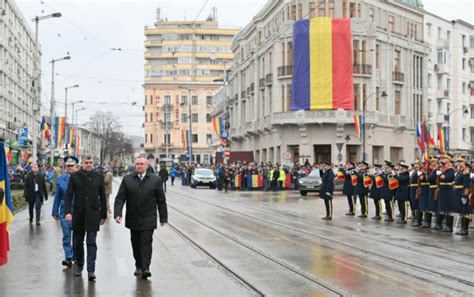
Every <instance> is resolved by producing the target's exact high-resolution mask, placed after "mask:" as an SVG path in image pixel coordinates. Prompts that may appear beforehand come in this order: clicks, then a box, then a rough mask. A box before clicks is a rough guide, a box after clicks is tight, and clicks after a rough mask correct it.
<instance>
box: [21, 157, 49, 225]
mask: <svg viewBox="0 0 474 297" xmlns="http://www.w3.org/2000/svg"><path fill="white" fill-rule="evenodd" d="M23 195H24V196H25V198H26V201H28V204H29V211H30V224H32V223H33V209H36V225H38V226H39V225H41V222H40V219H41V205H42V204H43V199H44V200H48V188H46V182H45V180H44V176H43V175H42V174H41V173H40V172H39V169H38V165H37V164H33V165H32V166H31V171H30V173H28V175H27V176H26V179H25V186H24V189H23Z"/></svg>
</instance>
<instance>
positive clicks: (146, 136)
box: [145, 133, 148, 143]
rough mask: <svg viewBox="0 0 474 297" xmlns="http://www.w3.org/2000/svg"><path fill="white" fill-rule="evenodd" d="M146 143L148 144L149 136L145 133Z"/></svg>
mask: <svg viewBox="0 0 474 297" xmlns="http://www.w3.org/2000/svg"><path fill="white" fill-rule="evenodd" d="M145 143H148V134H146V133H145Z"/></svg>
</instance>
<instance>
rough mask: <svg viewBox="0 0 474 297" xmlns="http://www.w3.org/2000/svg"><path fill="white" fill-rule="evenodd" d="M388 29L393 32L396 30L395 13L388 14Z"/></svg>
mask: <svg viewBox="0 0 474 297" xmlns="http://www.w3.org/2000/svg"><path fill="white" fill-rule="evenodd" d="M388 29H389V30H390V31H392V32H394V31H395V17H394V16H393V15H389V16H388Z"/></svg>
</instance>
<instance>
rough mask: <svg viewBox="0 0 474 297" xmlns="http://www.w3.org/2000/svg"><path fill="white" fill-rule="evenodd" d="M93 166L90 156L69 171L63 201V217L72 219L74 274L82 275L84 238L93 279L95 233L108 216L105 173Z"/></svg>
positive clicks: (90, 276) (95, 253)
mask: <svg viewBox="0 0 474 297" xmlns="http://www.w3.org/2000/svg"><path fill="white" fill-rule="evenodd" d="M93 169H94V164H93V160H92V157H91V156H85V157H83V159H82V168H81V169H80V170H79V171H77V172H76V173H73V174H71V177H70V178H69V184H68V188H67V191H66V198H65V203H64V212H65V214H66V216H65V219H66V221H68V222H72V231H73V248H74V254H75V255H76V265H75V269H74V274H75V275H76V276H81V275H82V269H83V267H84V237H86V245H87V272H88V278H89V281H94V280H95V279H96V277H95V260H96V257H97V244H96V238H97V232H98V231H99V229H100V225H103V224H104V223H105V220H106V219H107V198H106V196H105V183H104V176H103V175H102V174H101V173H99V172H97V171H96V170H93Z"/></svg>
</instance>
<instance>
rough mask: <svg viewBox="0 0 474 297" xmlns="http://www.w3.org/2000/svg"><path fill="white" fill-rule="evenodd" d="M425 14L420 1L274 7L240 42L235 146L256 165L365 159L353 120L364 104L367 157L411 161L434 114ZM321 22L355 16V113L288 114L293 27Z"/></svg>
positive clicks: (232, 99) (233, 80)
mask: <svg viewBox="0 0 474 297" xmlns="http://www.w3.org/2000/svg"><path fill="white" fill-rule="evenodd" d="M423 14H424V11H423V9H422V8H421V4H420V3H419V1H375V0H372V1H365V0H353V1H351V0H321V1H308V0H284V1H268V3H267V4H266V5H265V6H264V7H263V8H262V9H261V11H260V12H259V13H258V14H257V15H256V16H255V17H254V18H253V20H252V21H251V22H250V23H249V24H248V25H247V26H246V27H245V28H244V29H243V30H242V31H240V32H239V34H237V35H236V37H235V38H234V42H233V43H232V52H233V53H234V67H233V69H232V73H231V74H230V77H229V82H228V87H227V104H226V106H228V109H229V119H230V126H231V128H230V130H229V136H230V138H231V141H232V150H233V151H235V150H237V151H240V150H244V151H248V150H251V151H253V152H254V158H255V159H256V160H257V161H273V162H280V161H282V160H283V159H284V156H286V158H289V157H290V159H291V161H300V162H301V161H304V160H306V159H308V160H310V161H311V162H313V161H314V162H320V161H323V160H330V161H332V162H335V163H336V162H337V163H339V162H344V161H345V160H360V159H362V158H363V145H362V142H361V140H360V139H359V138H358V137H357V136H356V131H355V126H354V121H353V115H355V114H361V113H362V110H363V108H364V106H365V109H366V111H367V112H366V123H367V130H366V133H367V136H366V155H367V160H368V161H370V162H383V160H385V159H391V160H392V161H395V162H396V161H399V160H401V159H405V160H413V158H414V157H415V155H416V154H417V149H416V141H415V125H416V123H417V122H419V121H421V119H422V116H423V113H424V112H426V110H427V107H426V103H425V102H426V98H427V97H426V93H427V89H426V79H427V75H426V67H427V54H428V47H427V46H426V44H425V43H424V36H423ZM318 16H328V17H334V18H351V31H352V38H353V63H354V65H353V69H354V76H353V78H354V105H355V110H354V111H346V110H318V111H304V110H299V111H291V110H290V100H291V89H292V87H293V86H292V57H293V44H292V38H293V30H292V29H293V23H294V22H295V21H296V20H299V19H304V18H312V17H318ZM384 92H385V93H386V94H387V96H382V95H383V93H384ZM339 148H341V150H339Z"/></svg>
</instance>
